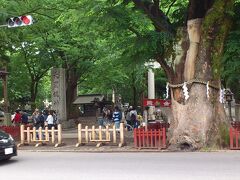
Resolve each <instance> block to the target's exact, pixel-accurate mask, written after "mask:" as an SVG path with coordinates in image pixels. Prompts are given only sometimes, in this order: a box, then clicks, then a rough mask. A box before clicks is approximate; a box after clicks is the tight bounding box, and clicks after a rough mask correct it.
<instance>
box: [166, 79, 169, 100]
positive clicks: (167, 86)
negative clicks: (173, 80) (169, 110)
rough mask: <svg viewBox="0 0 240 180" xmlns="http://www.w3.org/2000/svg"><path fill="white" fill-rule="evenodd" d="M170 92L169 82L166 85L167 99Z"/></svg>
mask: <svg viewBox="0 0 240 180" xmlns="http://www.w3.org/2000/svg"><path fill="white" fill-rule="evenodd" d="M168 92H169V83H167V85H166V99H168V96H169V94H168Z"/></svg>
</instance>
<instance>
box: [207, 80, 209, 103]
mask: <svg viewBox="0 0 240 180" xmlns="http://www.w3.org/2000/svg"><path fill="white" fill-rule="evenodd" d="M206 86H207V98H208V99H209V81H208V82H207V85H206Z"/></svg>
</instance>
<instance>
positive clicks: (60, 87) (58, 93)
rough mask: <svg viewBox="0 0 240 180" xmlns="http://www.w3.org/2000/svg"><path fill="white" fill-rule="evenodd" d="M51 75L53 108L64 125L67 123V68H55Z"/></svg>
mask: <svg viewBox="0 0 240 180" xmlns="http://www.w3.org/2000/svg"><path fill="white" fill-rule="evenodd" d="M51 75H52V79H51V83H52V109H53V110H55V111H56V113H57V117H58V119H59V122H60V123H61V124H62V125H63V126H64V125H65V124H67V110H66V77H65V69H63V68H53V69H52V70H51Z"/></svg>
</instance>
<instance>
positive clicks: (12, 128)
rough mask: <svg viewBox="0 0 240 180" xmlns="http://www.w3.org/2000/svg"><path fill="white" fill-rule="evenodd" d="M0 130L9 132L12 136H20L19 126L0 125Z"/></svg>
mask: <svg viewBox="0 0 240 180" xmlns="http://www.w3.org/2000/svg"><path fill="white" fill-rule="evenodd" d="M0 130H3V131H5V132H6V133H8V134H11V135H12V137H13V138H19V137H20V127H19V126H0Z"/></svg>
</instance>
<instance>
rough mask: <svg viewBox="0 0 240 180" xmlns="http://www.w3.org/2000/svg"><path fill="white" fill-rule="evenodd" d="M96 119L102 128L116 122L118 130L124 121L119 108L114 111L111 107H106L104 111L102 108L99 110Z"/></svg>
mask: <svg viewBox="0 0 240 180" xmlns="http://www.w3.org/2000/svg"><path fill="white" fill-rule="evenodd" d="M96 117H97V120H98V124H99V125H100V126H107V125H110V124H111V123H112V122H114V124H115V127H116V128H117V129H118V128H119V127H120V122H121V120H122V112H121V111H120V108H119V107H118V106H116V107H115V108H114V110H113V111H112V109H111V108H110V107H107V106H104V107H103V108H102V109H101V108H100V107H99V108H98V109H97V114H96Z"/></svg>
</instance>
